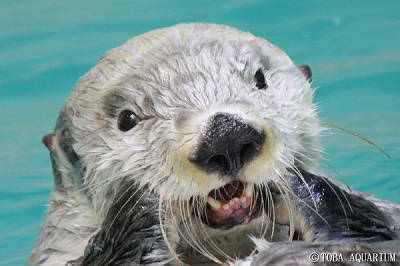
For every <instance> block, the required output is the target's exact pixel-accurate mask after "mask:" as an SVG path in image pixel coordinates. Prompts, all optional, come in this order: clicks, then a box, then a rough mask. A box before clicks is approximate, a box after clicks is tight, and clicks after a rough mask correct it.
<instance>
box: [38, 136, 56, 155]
mask: <svg viewBox="0 0 400 266" xmlns="http://www.w3.org/2000/svg"><path fill="white" fill-rule="evenodd" d="M42 142H43V144H44V145H45V146H46V147H47V149H49V151H51V152H52V153H57V148H58V147H59V145H55V143H58V140H57V135H56V134H54V133H51V134H47V135H45V136H44V137H43V138H42Z"/></svg>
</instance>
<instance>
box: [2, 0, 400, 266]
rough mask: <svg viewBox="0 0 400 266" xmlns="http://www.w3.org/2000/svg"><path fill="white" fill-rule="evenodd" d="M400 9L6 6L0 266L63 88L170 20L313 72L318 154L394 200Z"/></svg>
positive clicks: (32, 186) (16, 252)
mask: <svg viewBox="0 0 400 266" xmlns="http://www.w3.org/2000/svg"><path fill="white" fill-rule="evenodd" d="M399 11H400V2H399V1H379V2H378V1H372V0H358V1H357V0H356V1H346V0H342V1H319V0H309V1H296V0H291V1H285V2H283V1H255V0H252V1H247V0H243V1H240V0H236V1H228V0H224V1H213V0H209V1H184V0H179V1H168V2H167V1H165V2H163V1H152V0H151V1H149V0H147V1H133V0H126V1H112V2H105V1H104V2H102V1H98V0H97V1H93V0H91V1H50V0H48V1H40V0H36V1H26V0H25V1H15V0H14V1H7V0H3V1H2V5H1V6H0V55H1V56H0V58H1V59H0V125H1V130H0V147H1V149H0V199H1V205H0V216H1V219H0V230H1V231H0V264H2V265H21V264H24V263H25V262H26V261H27V259H28V257H29V253H30V251H31V249H32V247H33V244H34V239H35V237H36V236H37V233H38V231H39V227H40V223H41V220H42V219H43V216H44V213H45V210H46V207H45V204H47V202H48V198H49V194H50V191H51V187H52V174H51V167H50V161H49V159H48V152H47V150H46V149H45V147H44V145H43V144H42V143H41V137H42V136H43V135H45V134H47V133H50V132H51V131H52V129H53V126H54V124H55V121H56V118H57V115H58V111H59V109H60V107H61V105H62V104H63V102H64V100H65V99H66V97H67V96H68V94H69V92H70V90H71V89H72V87H73V86H74V84H75V83H76V81H77V80H78V78H79V77H80V76H82V75H83V74H84V73H85V72H86V71H88V70H89V69H90V68H91V67H92V66H93V65H94V64H95V63H96V61H97V59H98V58H99V57H100V56H101V55H102V54H103V53H104V52H105V51H106V50H108V49H111V48H113V47H115V46H118V45H120V44H122V43H124V42H125V41H126V40H128V39H129V38H131V37H133V36H135V35H138V34H141V33H144V32H147V31H149V30H152V29H156V28H161V27H167V26H171V25H174V24H177V23H180V22H214V23H219V24H228V25H231V26H233V27H237V28H239V29H242V30H246V31H250V32H252V33H254V34H255V35H258V36H261V37H264V38H267V39H268V40H269V41H271V42H272V43H274V44H276V45H277V46H279V47H281V48H282V49H284V50H285V51H286V52H287V53H288V54H289V56H291V58H292V59H293V60H294V61H295V62H296V63H297V64H299V65H300V64H304V63H307V64H309V65H310V66H311V68H312V70H313V80H314V82H313V84H314V87H318V90H317V92H316V101H317V102H318V103H319V106H320V116H321V117H322V118H323V119H324V121H326V122H330V123H335V124H340V125H342V126H344V127H346V128H348V129H351V130H353V131H356V132H358V133H359V134H361V135H364V136H365V137H367V138H369V139H370V140H372V141H374V142H375V143H377V144H378V145H379V146H380V147H381V148H382V149H384V150H385V151H386V152H387V153H389V154H390V155H391V157H392V158H391V159H387V158H386V157H385V156H384V155H383V154H382V153H380V152H379V151H377V150H376V149H374V148H373V147H371V146H370V145H368V144H367V143H365V142H363V141H361V140H360V139H357V138H355V137H352V136H350V135H348V134H345V133H343V132H341V131H338V130H332V134H326V137H324V138H323V142H324V146H325V147H326V153H325V157H326V158H327V161H328V162H329V164H330V165H332V166H333V167H334V168H335V169H336V170H337V171H338V172H339V173H340V174H341V176H342V177H343V178H344V179H345V180H346V182H347V183H348V184H349V185H350V186H351V187H353V188H354V189H358V190H362V191H365V192H367V193H371V194H373V195H376V196H377V197H380V198H383V199H387V200H391V201H395V202H398V203H400V193H399V191H400V179H399V170H400V136H399V133H400V88H399V86H400V85H399V84H400V73H399V72H400V30H399V28H400V12H399Z"/></svg>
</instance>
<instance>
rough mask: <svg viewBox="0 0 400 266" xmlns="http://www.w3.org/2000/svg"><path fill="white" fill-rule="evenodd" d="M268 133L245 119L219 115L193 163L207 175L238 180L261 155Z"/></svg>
mask: <svg viewBox="0 0 400 266" xmlns="http://www.w3.org/2000/svg"><path fill="white" fill-rule="evenodd" d="M265 138H266V134H265V132H263V131H262V130H260V129H257V128H255V127H254V126H252V125H251V124H249V123H248V122H245V121H244V120H243V119H241V118H239V117H237V116H234V115H231V114H227V113H217V114H215V115H214V116H212V117H211V118H210V119H209V121H208V122H207V126H206V128H205V132H204V133H203V136H202V138H201V139H200V143H199V146H198V148H197V149H196V152H195V154H194V155H192V156H191V157H190V158H189V160H190V161H191V162H192V163H194V164H195V165H197V166H198V167H200V168H201V169H202V170H204V171H206V172H207V173H221V174H222V175H224V176H230V177H234V176H236V174H237V173H238V172H239V171H240V169H242V167H243V166H244V165H246V163H248V162H250V161H251V160H252V159H253V158H254V157H255V156H256V155H257V154H259V153H260V150H261V148H262V145H263V144H264V141H265Z"/></svg>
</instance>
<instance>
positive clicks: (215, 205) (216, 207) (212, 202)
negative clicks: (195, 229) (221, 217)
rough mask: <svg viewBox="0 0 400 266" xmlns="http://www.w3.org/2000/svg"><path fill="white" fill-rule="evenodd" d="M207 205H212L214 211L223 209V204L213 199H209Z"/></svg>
mask: <svg viewBox="0 0 400 266" xmlns="http://www.w3.org/2000/svg"><path fill="white" fill-rule="evenodd" d="M207 203H208V204H210V207H211V209H212V210H214V211H218V210H219V209H220V208H221V203H220V202H219V201H218V200H215V199H213V198H211V197H207Z"/></svg>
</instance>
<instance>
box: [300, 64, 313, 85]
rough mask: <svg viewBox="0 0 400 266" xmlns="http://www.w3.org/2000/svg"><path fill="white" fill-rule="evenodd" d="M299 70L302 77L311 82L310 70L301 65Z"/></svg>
mask: <svg viewBox="0 0 400 266" xmlns="http://www.w3.org/2000/svg"><path fill="white" fill-rule="evenodd" d="M299 69H300V71H301V73H303V75H304V76H305V77H306V79H307V80H308V82H311V81H312V72H311V68H310V67H309V66H308V65H302V66H299Z"/></svg>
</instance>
